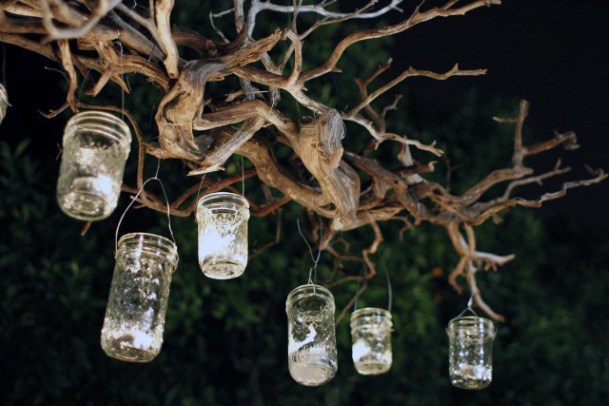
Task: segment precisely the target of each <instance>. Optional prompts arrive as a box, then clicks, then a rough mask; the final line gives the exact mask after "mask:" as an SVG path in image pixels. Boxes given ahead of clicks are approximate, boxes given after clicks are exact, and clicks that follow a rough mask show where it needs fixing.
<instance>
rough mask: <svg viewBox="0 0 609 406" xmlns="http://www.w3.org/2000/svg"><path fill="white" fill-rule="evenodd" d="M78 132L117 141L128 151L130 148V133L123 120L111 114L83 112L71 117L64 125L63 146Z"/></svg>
mask: <svg viewBox="0 0 609 406" xmlns="http://www.w3.org/2000/svg"><path fill="white" fill-rule="evenodd" d="M77 130H78V131H86V132H90V133H95V134H98V135H100V136H104V137H107V138H109V139H112V140H114V141H117V142H119V143H121V144H122V145H123V147H124V148H125V149H126V150H127V151H129V150H130V147H131V131H130V130H129V127H128V126H127V124H125V122H124V121H123V120H121V119H120V118H118V117H116V116H115V115H113V114H110V113H106V112H103V111H84V112H82V113H78V114H76V115H75V116H73V117H72V118H71V119H70V120H69V121H68V123H67V124H66V129H65V135H64V137H63V144H64V145H65V144H66V142H67V141H68V140H69V139H70V138H71V137H73V136H74V135H75V134H76V132H77Z"/></svg>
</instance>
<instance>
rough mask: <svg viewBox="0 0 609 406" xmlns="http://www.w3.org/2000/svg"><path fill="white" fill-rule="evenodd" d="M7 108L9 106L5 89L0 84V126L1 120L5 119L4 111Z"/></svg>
mask: <svg viewBox="0 0 609 406" xmlns="http://www.w3.org/2000/svg"><path fill="white" fill-rule="evenodd" d="M8 106H10V104H9V102H8V93H6V88H5V87H4V85H3V84H2V83H0V124H2V120H4V117H6V110H8Z"/></svg>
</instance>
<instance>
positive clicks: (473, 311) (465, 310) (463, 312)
mask: <svg viewBox="0 0 609 406" xmlns="http://www.w3.org/2000/svg"><path fill="white" fill-rule="evenodd" d="M473 305H474V295H471V296H470V297H469V300H468V301H467V307H466V308H465V309H463V311H462V312H461V313H459V315H458V316H457V317H455V318H459V317H461V316H463V315H464V314H465V313H466V312H470V313H472V314H473V315H474V316H476V317H479V316H478V313H476V311H475V310H474V309H473V307H472V306H473Z"/></svg>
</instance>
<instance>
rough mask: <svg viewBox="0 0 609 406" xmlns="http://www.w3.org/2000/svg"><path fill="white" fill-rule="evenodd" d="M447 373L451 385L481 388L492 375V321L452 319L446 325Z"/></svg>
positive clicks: (466, 318)
mask: <svg viewBox="0 0 609 406" xmlns="http://www.w3.org/2000/svg"><path fill="white" fill-rule="evenodd" d="M447 333H448V339H449V350H448V351H449V360H448V361H449V374H450V380H451V383H452V384H453V386H456V387H457V388H461V389H482V388H486V387H487V386H488V385H490V383H491V380H492V377H493V339H494V338H495V328H494V325H493V322H492V321H490V320H488V319H485V318H483V317H476V316H465V317H457V318H454V319H452V320H451V321H450V322H449V323H448V328H447Z"/></svg>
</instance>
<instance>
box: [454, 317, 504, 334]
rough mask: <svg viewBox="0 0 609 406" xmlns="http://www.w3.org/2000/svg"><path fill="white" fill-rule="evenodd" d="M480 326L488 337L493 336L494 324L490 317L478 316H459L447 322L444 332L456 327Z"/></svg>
mask: <svg viewBox="0 0 609 406" xmlns="http://www.w3.org/2000/svg"><path fill="white" fill-rule="evenodd" d="M475 326H478V327H481V329H482V331H483V332H486V333H487V334H488V336H489V337H490V338H494V337H495V333H496V331H495V325H494V324H493V322H492V321H491V320H490V319H487V318H485V317H479V316H459V317H455V318H454V319H452V320H451V321H449V322H448V327H447V328H446V333H447V334H449V335H450V333H451V332H452V331H453V330H454V329H455V328H457V327H475Z"/></svg>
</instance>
